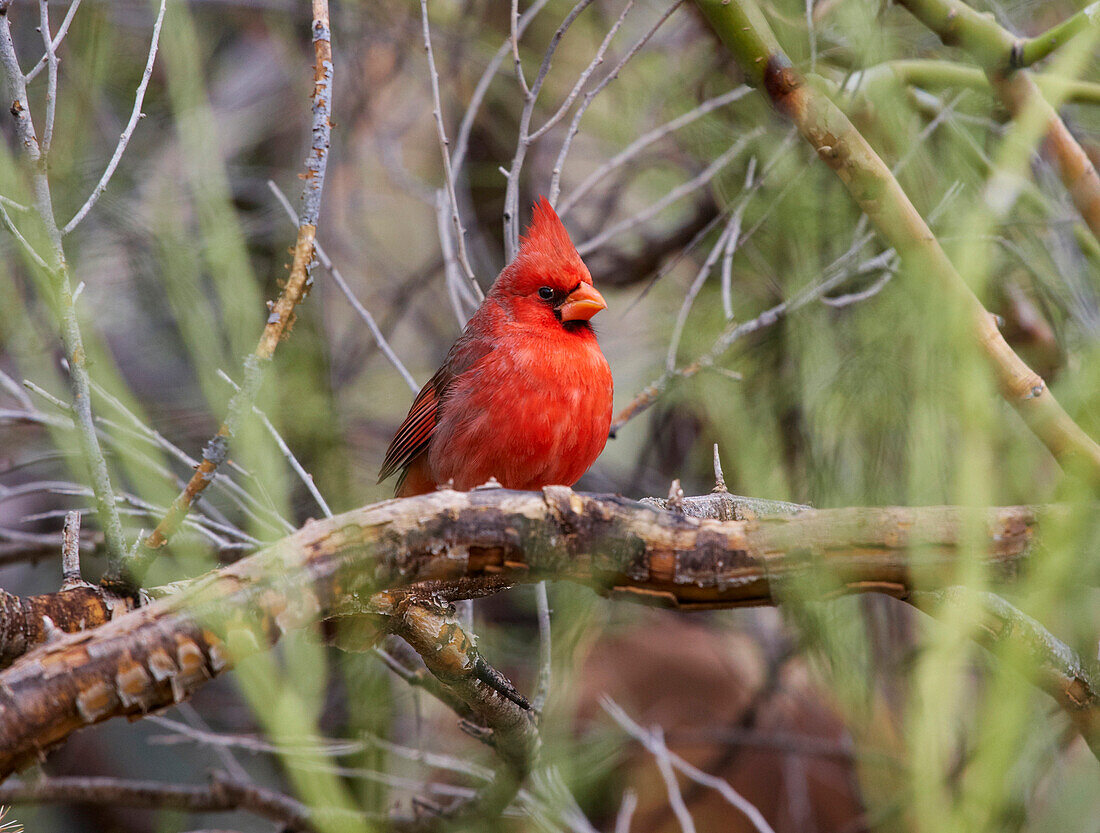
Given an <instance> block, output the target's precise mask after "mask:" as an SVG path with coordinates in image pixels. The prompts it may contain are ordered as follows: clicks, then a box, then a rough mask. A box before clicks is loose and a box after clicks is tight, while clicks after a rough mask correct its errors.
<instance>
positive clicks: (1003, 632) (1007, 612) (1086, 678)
mask: <svg viewBox="0 0 1100 833" xmlns="http://www.w3.org/2000/svg"><path fill="white" fill-rule="evenodd" d="M909 601H910V602H911V603H912V604H914V605H915V606H917V607H919V608H920V609H921V610H923V611H925V612H926V613H935V612H937V611H938V610H939V608H940V607H942V606H944V605H951V604H963V605H967V604H971V605H972V604H976V605H977V606H978V607H979V608H980V619H979V626H980V627H981V632H980V634H979V636H978V639H979V641H980V642H981V643H982V644H983V645H985V646H986V647H987V648H989V649H990V650H995V649H996V648H997V647H999V646H1002V645H1011V646H1012V647H1013V648H1015V649H1016V650H1017V651H1018V652H1019V654H1020V655H1021V656H1022V658H1023V659H1024V660H1025V661H1026V662H1027V666H1028V667H1027V668H1026V669H1025V671H1026V673H1027V674H1028V675H1029V676H1030V677H1031V678H1032V679H1033V680H1034V682H1035V684H1036V685H1037V686H1038V687H1039V688H1041V689H1042V690H1043V691H1045V692H1046V693H1047V694H1049V695H1050V696H1051V697H1053V698H1054V699H1055V700H1056V701H1057V702H1058V705H1060V706H1061V707H1062V710H1063V711H1064V712H1065V713H1066V714H1067V715H1068V716H1069V719H1070V720H1071V721H1072V722H1073V724H1074V726H1076V727H1077V730H1078V731H1079V732H1080V733H1081V737H1083V738H1084V739H1085V742H1086V743H1087V744H1088V745H1089V748H1090V749H1092V753H1093V754H1094V755H1095V756H1096V757H1097V758H1100V692H1098V691H1097V688H1096V683H1095V682H1094V680H1093V679H1092V678H1091V676H1090V674H1089V671H1088V670H1087V669H1086V667H1085V664H1084V663H1083V662H1082V661H1081V658H1080V657H1079V656H1077V654H1076V653H1075V652H1074V651H1073V649H1071V648H1070V647H1069V646H1068V645H1066V644H1065V643H1064V642H1062V641H1061V640H1060V639H1058V638H1057V637H1055V636H1054V634H1052V633H1051V632H1050V631H1048V630H1047V629H1046V628H1045V627H1043V625H1042V624H1041V623H1040V622H1037V621H1036V620H1035V619H1033V618H1031V617H1030V616H1028V615H1027V614H1026V613H1023V612H1022V611H1020V610H1017V609H1016V608H1015V607H1013V606H1012V605H1011V604H1009V603H1008V602H1007V601H1005V600H1004V599H1002V598H1001V597H1000V596H998V595H996V594H994V593H986V592H978V591H973V590H968V589H967V588H965V587H947V588H944V589H942V590H927V591H920V592H917V593H913V594H912V596H911V597H910V598H909Z"/></svg>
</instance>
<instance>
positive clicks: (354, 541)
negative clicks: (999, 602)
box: [0, 487, 1038, 777]
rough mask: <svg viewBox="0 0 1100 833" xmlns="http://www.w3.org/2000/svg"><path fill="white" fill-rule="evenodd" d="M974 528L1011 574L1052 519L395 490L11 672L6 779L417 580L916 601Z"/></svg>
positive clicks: (658, 595)
mask: <svg viewBox="0 0 1100 833" xmlns="http://www.w3.org/2000/svg"><path fill="white" fill-rule="evenodd" d="M969 523H974V524H980V525H981V526H983V527H984V528H985V531H986V541H987V542H988V548H987V550H986V552H985V559H986V562H987V563H988V564H989V566H990V567H991V568H992V569H995V570H999V571H1001V572H1004V571H1009V572H1011V571H1014V570H1016V569H1018V567H1019V566H1020V565H1021V564H1022V563H1023V562H1024V561H1025V560H1026V558H1027V556H1028V554H1029V552H1030V550H1031V547H1032V544H1033V541H1034V539H1035V536H1036V534H1037V528H1038V520H1037V513H1036V511H1035V510H1033V509H1030V508H1027V507H1009V508H1001V509H992V510H982V511H968V510H964V509H959V508H952V507H929V508H921V509H910V508H865V509H832V510H823V511H803V512H800V513H798V514H795V515H791V516H785V517H765V518H760V519H756V520H746V521H715V520H701V519H698V518H693V517H690V516H688V515H686V514H681V513H679V512H668V511H662V510H659V509H655V508H652V507H649V506H645V505H643V504H641V503H637V502H635V501H631V500H627V499H624V498H621V497H615V496H602V495H587V494H578V493H575V492H573V491H572V490H570V489H568V488H565V487H548V488H546V489H544V490H543V491H542V492H541V493H540V492H512V491H506V490H503V489H493V490H479V491H473V492H454V491H450V490H441V491H438V492H435V493H433V494H428V495H422V496H419V497H416V498H409V499H405V500H394V501H386V502H384V503H380V504H376V505H373V506H368V507H364V508H362V509H357V510H354V511H352V512H348V513H345V514H343V515H338V516H336V517H334V518H331V519H327V520H325V521H315V522H311V523H310V524H308V525H307V526H305V527H304V528H303V529H301V530H299V531H298V532H297V533H295V534H294V535H292V536H290V537H288V538H286V539H284V540H283V541H281V542H279V543H278V544H276V545H274V546H272V547H270V548H268V549H266V550H264V551H262V552H260V553H257V554H256V555H254V556H251V557H249V558H246V559H243V560H242V561H240V562H238V563H236V564H234V565H232V566H230V567H226V568H224V569H221V570H217V571H214V572H212V573H209V574H207V575H205V576H203V577H201V578H199V579H197V580H196V581H194V582H192V583H190V584H188V585H187V586H186V587H185V588H184V589H182V590H180V591H179V592H178V593H175V594H173V595H170V596H167V597H166V598H163V599H161V600H160V601H158V602H155V603H153V604H150V605H148V606H146V607H142V608H139V609H137V610H135V611H133V612H131V613H129V614H127V615H125V616H121V617H118V618H116V619H113V620H112V621H109V622H107V623H106V624H104V625H102V626H100V627H98V628H96V629H95V630H93V631H88V632H84V633H79V634H73V635H68V636H61V637H58V638H57V639H54V640H51V641H49V642H48V643H47V644H45V645H43V646H41V647H40V648H38V649H36V650H34V651H32V652H31V653H29V654H27V655H26V656H24V657H22V658H21V659H19V660H18V661H17V662H16V663H15V664H14V665H13V666H12V667H11V668H9V669H7V670H6V671H4V672H3V673H0V777H2V776H4V775H7V774H9V773H11V772H12V771H14V770H15V769H17V768H19V767H22V766H25V765H26V764H28V763H31V762H33V761H35V760H37V759H38V758H39V757H41V756H42V754H43V753H44V751H45V750H47V749H48V748H49V747H51V746H53V745H54V744H57V743H59V742H60V741H62V740H64V739H65V738H66V737H67V736H68V735H70V734H71V733H72V732H74V731H76V730H77V729H79V728H82V727H83V726H87V725H91V724H93V723H98V722H100V721H103V720H107V719H109V718H111V717H116V716H122V715H129V716H140V715H141V714H144V713H147V712H150V711H154V710H157V709H161V708H165V707H167V706H170V705H172V704H174V703H178V702H180V701H181V700H184V699H186V698H187V697H188V696H190V694H191V693H192V692H193V691H194V690H195V689H196V688H198V687H199V686H200V685H202V684H203V683H205V682H206V681H207V680H208V679H210V678H211V677H213V676H215V675H217V674H218V673H220V672H221V671H223V670H225V669H226V668H227V667H229V665H230V661H231V657H233V658H237V657H240V656H242V655H245V654H247V653H249V652H254V651H258V650H262V649H263V648H264V647H265V646H268V645H270V644H272V643H274V642H275V641H276V640H277V639H278V638H279V636H280V635H281V633H282V632H284V631H286V630H289V629H293V628H300V627H304V626H306V625H308V624H310V623H312V622H315V621H317V620H318V619H320V618H322V617H324V616H325V615H327V614H329V613H331V612H334V611H337V610H338V609H341V608H343V609H346V607H347V604H348V601H349V600H353V601H354V600H355V599H359V600H362V603H363V604H366V603H368V601H369V599H370V596H371V595H372V594H373V593H375V592H378V591H380V590H385V589H395V588H401V587H408V586H410V585H413V584H417V585H418V586H419V587H420V588H421V589H422V590H426V591H428V592H432V590H433V588H440V589H447V590H448V592H449V593H450V594H451V596H452V597H455V593H456V592H457V593H460V594H463V595H467V596H472V595H478V594H480V593H482V592H483V590H482V588H481V586H482V585H489V586H490V587H491V588H493V589H500V588H502V587H504V586H507V585H508V584H513V583H525V582H532V581H538V580H541V579H557V580H567V581H574V582H579V583H583V584H586V585H589V586H591V587H594V588H595V589H596V590H597V592H600V593H603V594H606V595H608V596H610V597H612V598H616V599H626V600H629V601H637V602H643V603H651V604H658V605H664V606H669V607H678V608H686V609H701V608H720V607H736V606H745V605H768V604H774V603H775V601H776V599H777V598H779V597H781V596H782V594H783V593H784V592H785V591H786V586H787V583H788V581H789V580H791V579H792V578H795V577H797V580H798V592H799V593H800V594H805V593H806V592H807V589H810V592H812V593H814V594H817V595H819V596H820V597H822V598H828V597H831V596H833V595H836V594H838V593H845V592H866V591H876V592H886V593H890V594H891V595H895V596H899V597H905V596H907V595H908V594H909V592H910V590H911V589H912V587H913V586H914V582H915V581H917V580H918V579H919V583H920V585H921V586H922V587H926V588H934V587H942V586H945V585H947V584H950V583H951V582H952V576H953V573H954V562H955V559H956V557H957V555H958V553H959V551H960V549H961V548H962V547H963V543H962V541H963V540H964V532H965V531H966V530H967V529H970V530H971V531H972V530H973V527H970V526H969ZM968 540H973V538H972V537H971V538H969V539H968ZM456 588H458V589H457V590H456ZM67 592H72V591H67ZM54 595H58V594H54Z"/></svg>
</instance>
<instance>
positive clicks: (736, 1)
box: [696, 0, 1100, 483]
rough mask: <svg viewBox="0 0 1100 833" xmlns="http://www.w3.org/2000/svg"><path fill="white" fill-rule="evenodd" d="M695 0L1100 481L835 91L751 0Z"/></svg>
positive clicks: (1026, 402)
mask: <svg viewBox="0 0 1100 833" xmlns="http://www.w3.org/2000/svg"><path fill="white" fill-rule="evenodd" d="M911 1H912V2H916V0H911ZM696 4H697V5H698V6H699V8H700V10H701V11H702V12H703V14H704V16H705V17H706V18H707V20H708V21H709V22H710V24H711V26H712V27H713V28H714V30H715V32H716V33H717V34H718V36H719V37H720V38H721V40H722V42H723V43H724V44H725V45H726V47H727V48H728V49H729V51H730V53H731V54H732V55H733V57H734V58H735V59H736V60H737V62H738V63H739V64H740V65H741V68H742V70H743V71H744V72H745V74H746V75H748V77H749V79H750V80H751V81H753V82H754V83H755V84H757V86H759V87H761V88H762V89H763V91H764V92H765V93H766V94H767V95H768V97H769V99H770V100H771V102H772V104H773V106H774V107H775V108H776V110H778V111H779V112H781V113H783V114H785V115H786V116H788V117H789V118H790V119H791V120H792V121H793V122H794V123H795V125H796V126H797V127H798V129H799V131H800V132H801V133H802V136H803V137H804V138H805V139H806V140H807V141H808V142H809V143H810V144H811V145H812V146H813V147H814V149H815V150H816V151H817V153H818V156H819V157H820V158H821V160H822V161H824V162H825V163H826V164H828V165H829V167H830V168H832V169H833V171H834V172H835V173H836V175H837V176H838V177H839V178H840V180H841V182H843V183H844V186H845V187H846V188H847V189H848V192H849V193H850V194H851V196H852V197H853V199H855V200H856V202H857V203H858V204H859V206H860V208H861V209H862V210H863V212H864V213H865V214H866V215H867V217H868V219H869V220H870V221H871V222H872V224H874V226H875V228H876V230H877V231H878V233H879V235H880V236H881V237H882V238H883V240H884V241H885V242H886V243H887V244H888V245H890V246H893V247H894V248H895V249H896V250H897V252H898V254H899V256H900V257H901V258H902V261H903V262H904V264H905V265H906V266H907V268H908V269H909V271H910V274H913V275H928V276H929V277H931V278H933V279H935V280H937V281H938V282H939V284H940V286H941V287H942V289H943V290H944V292H945V293H946V294H947V295H948V297H950V298H951V299H952V301H953V302H954V303H956V304H959V305H960V308H961V309H963V310H964V311H965V312H966V313H967V314H968V316H969V318H970V320H971V323H972V326H973V333H974V336H975V339H976V341H977V343H978V345H979V347H980V348H981V350H982V352H983V353H984V354H985V356H986V359H987V360H988V362H989V364H990V366H991V369H992V370H993V372H994V374H995V376H996V378H997V381H998V384H999V387H1000V388H1001V391H1002V393H1003V394H1004V396H1005V398H1006V399H1007V400H1008V401H1009V402H1010V403H1011V404H1012V406H1013V407H1014V408H1015V409H1016V410H1017V412H1018V413H1019V414H1020V415H1021V416H1022V417H1023V419H1024V420H1025V422H1027V424H1028V426H1029V427H1030V428H1031V429H1032V431H1034V432H1035V434H1036V435H1037V436H1038V437H1039V438H1040V439H1041V440H1042V441H1043V443H1044V444H1045V445H1046V446H1047V448H1048V449H1049V450H1050V452H1051V453H1052V454H1053V455H1054V456H1055V457H1056V458H1057V459H1059V460H1060V461H1065V460H1067V459H1071V458H1072V459H1074V460H1076V461H1080V463H1081V464H1082V467H1083V470H1084V471H1085V472H1087V474H1088V476H1089V478H1090V479H1091V480H1092V481H1093V482H1096V483H1100V445H1098V444H1097V443H1096V441H1095V440H1093V439H1092V438H1091V437H1089V436H1088V435H1087V434H1086V433H1085V432H1084V431H1083V430H1082V429H1081V428H1080V426H1078V425H1077V423H1075V422H1074V421H1073V419H1071V418H1070V416H1069V414H1067V413H1066V412H1065V410H1063V408H1062V406H1061V405H1060V404H1058V401H1057V400H1056V399H1055V398H1054V395H1053V394H1052V393H1051V392H1050V390H1049V388H1048V387H1047V385H1046V383H1045V382H1044V381H1043V380H1042V378H1041V377H1040V376H1039V375H1038V374H1036V373H1035V372H1034V371H1033V370H1031V369H1030V368H1029V367H1028V366H1027V365H1026V364H1025V363H1024V362H1023V361H1022V360H1021V359H1020V357H1019V356H1017V355H1016V353H1015V352H1013V350H1012V348H1011V347H1009V345H1008V343H1007V342H1006V341H1005V340H1004V338H1003V337H1002V336H1001V333H1000V331H999V330H998V329H997V325H996V323H995V321H994V318H993V316H992V315H990V314H989V313H988V312H987V311H986V309H985V308H984V307H983V306H982V304H981V301H979V300H978V298H977V296H975V295H974V293H973V292H972V291H971V290H970V287H969V286H968V285H967V283H966V282H965V281H964V280H963V278H962V276H960V275H959V273H958V271H957V270H956V269H955V266H954V265H953V264H952V263H951V261H950V260H949V259H948V257H947V254H946V253H945V252H944V250H943V248H942V247H941V246H940V243H939V241H938V240H937V239H936V237H935V235H933V234H932V231H931V229H929V228H928V225H927V223H925V221H924V219H923V218H922V217H921V215H920V213H919V212H918V211H917V209H916V208H915V207H914V206H913V204H912V202H911V201H910V200H909V197H908V196H907V195H906V194H905V192H904V191H903V190H902V188H901V186H900V185H899V184H898V181H897V180H896V179H895V178H894V176H893V174H892V173H891V172H890V169H889V167H888V166H887V165H886V164H885V163H884V162H883V161H882V159H881V158H880V157H879V156H878V154H877V153H875V151H874V149H873V148H872V147H871V146H870V145H869V144H868V143H867V140H866V139H864V138H863V136H862V135H861V134H860V132H859V131H858V130H856V128H855V127H854V126H853V125H852V123H851V122H850V121H849V120H848V118H847V116H845V115H844V113H843V112H842V111H841V110H840V109H839V108H838V107H837V106H836V105H835V104H833V103H832V101H831V100H830V99H829V98H828V96H827V95H825V94H823V93H821V92H819V91H818V90H816V89H814V88H813V87H812V86H811V85H809V84H807V83H806V82H805V80H804V79H803V78H802V76H801V75H800V74H799V73H798V72H796V71H795V70H794V69H793V67H792V66H791V62H790V60H789V59H788V58H787V56H786V55H784V54H783V52H782V50H781V49H779V47H778V44H777V41H776V39H775V36H774V35H773V34H772V33H771V31H770V29H769V28H768V24H767V22H766V21H765V20H764V19H763V16H762V15H761V14H760V12H759V10H758V9H757V7H756V5H755V3H754V2H753V0H732V1H731V0H696Z"/></svg>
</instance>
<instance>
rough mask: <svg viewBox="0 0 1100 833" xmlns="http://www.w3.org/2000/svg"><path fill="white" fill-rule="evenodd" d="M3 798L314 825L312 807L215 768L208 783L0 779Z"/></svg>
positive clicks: (288, 826) (291, 826)
mask: <svg viewBox="0 0 1100 833" xmlns="http://www.w3.org/2000/svg"><path fill="white" fill-rule="evenodd" d="M0 802H3V803H5V804H70V803H80V804H100V805H105V806H115V807H118V806H121V807H141V808H146V809H152V810H177V811H182V812H189V813H218V812H237V811H245V812H249V813H252V814H254V815H257V816H260V817H261V818H265V819H268V820H270V821H274V822H278V823H279V824H282V825H284V829H285V830H287V831H299V832H301V831H312V830H314V829H315V827H314V825H313V824H312V823H311V820H312V819H313V818H314V811H312V810H311V809H310V808H309V807H307V806H306V805H305V804H302V803H300V802H298V801H296V800H294V799H293V798H290V797H289V796H286V795H283V794H281V793H277V792H274V791H273V790H269V789H267V788H265V787H257V786H255V785H252V784H242V783H240V782H238V781H234V780H231V779H230V778H228V777H227V776H225V775H221V774H218V773H215V774H214V775H213V776H212V777H211V779H210V784H209V785H207V786H191V785H187V784H167V783H163V782H160V781H137V780H128V779H123V778H95V777H88V778H82V777H75V776H72V777H65V776H45V777H42V778H39V779H37V780H35V781H31V782H25V783H13V784H2V785H0Z"/></svg>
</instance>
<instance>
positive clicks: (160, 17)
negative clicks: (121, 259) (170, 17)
mask: <svg viewBox="0 0 1100 833" xmlns="http://www.w3.org/2000/svg"><path fill="white" fill-rule="evenodd" d="M42 3H43V6H45V0H42ZM77 5H79V3H74V4H73V5H72V6H70V7H69V10H70V12H71V11H72V10H73V9H74V8H75V7H76V6H77ZM167 6H168V3H167V0H161V3H160V9H159V11H158V12H157V19H156V22H154V23H153V36H152V38H151V39H150V42H149V57H148V58H147V59H146V61H145V70H144V71H143V72H142V74H141V81H139V82H138V86H137V92H136V93H134V109H133V110H132V111H131V112H130V120H129V121H128V122H126V127H125V128H123V130H122V135H121V136H119V139H118V144H117V145H116V146H115V151H114V153H113V154H111V160H110V161H109V162H108V163H107V169H106V170H105V171H104V172H103V176H101V177H100V178H99V182H98V183H96V186H95V188H94V189H92V193H91V194H90V195H89V196H88V199H86V200H85V201H84V204H83V205H82V206H80V208H79V209H78V210H77V212H76V214H74V215H73V218H72V219H71V220H69V222H67V223H66V224H65V227H64V228H63V229H61V234H62V235H66V234H69V233H70V232H72V230H73V229H75V228H76V227H77V226H78V225H80V223H81V222H82V221H83V220H84V218H85V217H87V216H88V212H89V211H91V210H92V208H93V207H95V204H96V203H97V202H99V198H100V196H101V195H102V194H103V192H104V191H106V190H107V185H108V184H110V182H111V177H112V176H114V174H115V170H116V169H117V168H118V163H119V162H120V161H122V154H124V153H125V152H126V146H127V145H128V144H130V137H131V136H133V135H134V130H135V129H136V128H137V124H138V122H139V121H141V119H143V118H144V117H145V114H144V113H142V112H141V107H142V105H143V104H144V103H145V90H146V89H148V87H149V79H150V78H151V77H152V76H153V63H154V62H155V61H156V58H157V47H158V46H159V44H160V27H161V24H163V23H164V12H165V9H166V8H167Z"/></svg>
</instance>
